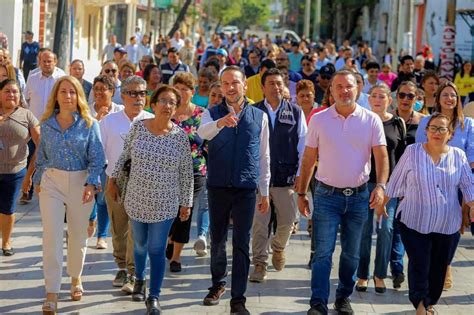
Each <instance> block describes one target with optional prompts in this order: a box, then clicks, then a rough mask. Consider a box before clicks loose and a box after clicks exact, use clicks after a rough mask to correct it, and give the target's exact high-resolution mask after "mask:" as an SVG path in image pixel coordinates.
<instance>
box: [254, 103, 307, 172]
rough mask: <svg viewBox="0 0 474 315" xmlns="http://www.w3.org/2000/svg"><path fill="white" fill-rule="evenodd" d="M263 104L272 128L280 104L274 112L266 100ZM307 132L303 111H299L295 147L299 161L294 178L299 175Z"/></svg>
mask: <svg viewBox="0 0 474 315" xmlns="http://www.w3.org/2000/svg"><path fill="white" fill-rule="evenodd" d="M263 104H264V105H265V107H266V108H267V111H268V118H269V119H270V122H271V123H272V126H275V120H276V115H277V112H278V110H279V109H280V107H281V102H280V105H278V107H277V109H276V110H273V108H272V107H271V106H270V104H268V102H267V99H265V100H264V102H263ZM307 132H308V126H307V125H306V119H305V117H304V113H303V111H301V117H300V120H299V121H298V144H297V146H296V149H297V150H298V160H299V163H298V171H297V173H296V176H299V175H300V168H301V161H302V160H303V153H304V147H305V140H306V133H307Z"/></svg>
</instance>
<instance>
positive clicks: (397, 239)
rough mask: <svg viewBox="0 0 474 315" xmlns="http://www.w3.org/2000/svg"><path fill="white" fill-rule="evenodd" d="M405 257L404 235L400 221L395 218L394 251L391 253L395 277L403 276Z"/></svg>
mask: <svg viewBox="0 0 474 315" xmlns="http://www.w3.org/2000/svg"><path fill="white" fill-rule="evenodd" d="M395 213H396V210H395ZM404 256H405V246H403V242H402V235H401V234H400V221H399V220H398V219H397V218H395V220H394V221H393V235H392V251H391V253H390V271H391V273H392V276H393V277H396V276H398V275H400V274H403V257H404Z"/></svg>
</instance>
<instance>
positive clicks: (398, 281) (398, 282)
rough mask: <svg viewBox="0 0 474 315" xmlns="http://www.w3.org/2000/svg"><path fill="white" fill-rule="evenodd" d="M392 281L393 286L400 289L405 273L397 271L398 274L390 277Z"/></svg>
mask: <svg viewBox="0 0 474 315" xmlns="http://www.w3.org/2000/svg"><path fill="white" fill-rule="evenodd" d="M392 281H393V288H394V289H400V288H401V286H402V283H403V282H404V281H405V275H404V274H403V273H399V274H398V275H394V276H393V278H392Z"/></svg>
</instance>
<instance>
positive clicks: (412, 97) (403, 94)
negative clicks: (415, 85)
mask: <svg viewBox="0 0 474 315" xmlns="http://www.w3.org/2000/svg"><path fill="white" fill-rule="evenodd" d="M398 97H399V98H400V99H401V100H403V99H404V98H405V97H406V98H408V99H409V100H412V99H414V98H415V97H416V95H415V94H413V93H403V92H400V93H398Z"/></svg>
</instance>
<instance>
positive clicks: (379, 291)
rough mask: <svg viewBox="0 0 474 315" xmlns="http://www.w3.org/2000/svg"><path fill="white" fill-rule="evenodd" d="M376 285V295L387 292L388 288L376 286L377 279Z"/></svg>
mask: <svg viewBox="0 0 474 315" xmlns="http://www.w3.org/2000/svg"><path fill="white" fill-rule="evenodd" d="M374 285H375V293H378V294H384V293H385V291H387V288H386V287H378V286H377V285H376V284H375V279H374Z"/></svg>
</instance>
